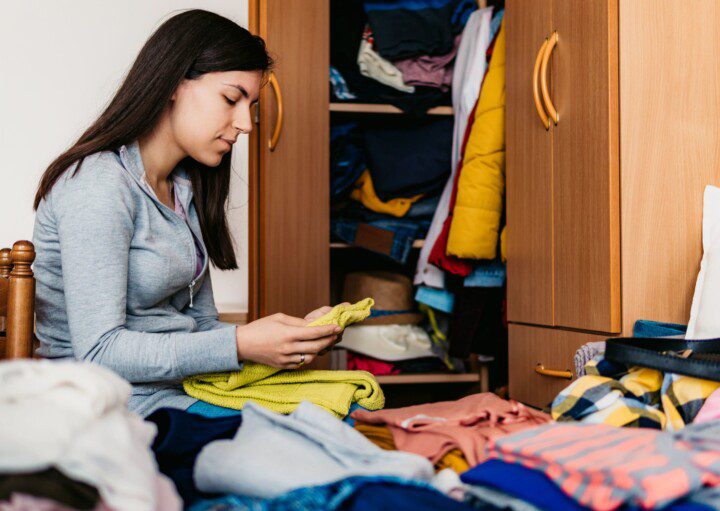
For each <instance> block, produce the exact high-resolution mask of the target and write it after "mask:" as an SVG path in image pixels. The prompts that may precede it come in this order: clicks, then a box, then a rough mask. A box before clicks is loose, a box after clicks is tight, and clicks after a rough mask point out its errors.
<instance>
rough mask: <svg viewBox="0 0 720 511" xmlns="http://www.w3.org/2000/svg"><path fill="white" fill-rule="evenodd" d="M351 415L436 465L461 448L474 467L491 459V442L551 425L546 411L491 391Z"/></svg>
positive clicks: (358, 412) (405, 449)
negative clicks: (384, 429)
mask: <svg viewBox="0 0 720 511" xmlns="http://www.w3.org/2000/svg"><path fill="white" fill-rule="evenodd" d="M351 417H352V418H353V419H355V420H358V421H360V422H366V423H369V424H385V425H387V427H388V429H389V430H390V432H391V433H392V436H393V440H394V441H395V446H396V447H397V449H398V450H400V451H407V452H412V453H415V454H419V455H420V456H424V457H426V458H428V459H429V460H430V461H431V462H433V463H436V462H438V461H439V460H440V459H441V458H442V457H443V456H445V454H447V453H448V452H449V451H451V450H453V449H460V450H461V451H462V453H463V455H464V456H465V459H466V460H467V462H468V463H469V464H470V466H471V467H472V466H475V465H477V464H478V463H481V462H482V461H484V460H485V458H486V457H487V454H486V452H485V446H486V444H487V443H488V441H490V440H492V439H495V438H499V437H503V436H505V435H508V434H510V433H516V432H518V431H522V430H525V429H528V428H532V427H535V426H539V425H541V424H545V423H548V422H552V420H551V419H550V416H549V415H548V414H546V413H542V412H539V411H536V410H532V409H530V408H527V407H526V406H524V405H522V404H520V403H517V402H515V401H506V400H504V399H500V398H499V397H498V396H496V395H495V394H491V393H489V392H486V393H483V394H473V395H471V396H468V397H465V398H463V399H459V400H457V401H443V402H440V403H429V404H423V405H417V406H408V407H406V408H396V409H388V410H378V411H376V412H370V411H368V410H357V411H355V412H353V413H352V414H351Z"/></svg>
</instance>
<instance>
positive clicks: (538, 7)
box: [506, 0, 720, 406]
mask: <svg viewBox="0 0 720 511" xmlns="http://www.w3.org/2000/svg"><path fill="white" fill-rule="evenodd" d="M506 23H507V27H506V28H507V115H506V120H507V126H506V136H507V148H506V149H507V169H506V173H507V224H508V239H507V243H508V245H507V248H508V320H509V321H510V327H509V334H510V339H509V343H510V394H511V396H512V397H514V398H516V399H518V400H521V401H524V402H527V403H530V404H533V405H536V406H544V405H546V404H547V403H548V402H549V401H550V400H552V398H553V396H554V395H555V394H557V392H558V391H560V390H561V389H562V388H563V387H564V386H566V385H567V384H568V382H569V380H570V379H572V378H573V377H574V376H575V375H574V366H573V354H574V352H575V350H576V349H577V348H578V347H579V346H580V345H582V344H584V343H586V342H589V341H593V340H603V339H605V338H607V337H608V336H613V335H626V336H630V335H632V328H633V324H634V322H635V321H636V320H638V319H650V320H658V321H667V322H677V323H687V321H688V318H689V311H690V303H691V300H692V292H693V289H694V284H695V278H696V276H697V271H698V269H699V262H700V258H701V253H702V249H701V221H702V196H703V189H704V187H705V186H706V185H708V184H717V183H718V181H719V179H718V178H719V177H720V4H718V3H717V2H715V1H714V0H699V1H696V2H686V1H683V0H664V1H662V2H658V1H656V0H508V2H507V5H506Z"/></svg>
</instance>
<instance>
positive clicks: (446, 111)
mask: <svg viewBox="0 0 720 511" xmlns="http://www.w3.org/2000/svg"><path fill="white" fill-rule="evenodd" d="M330 111H331V112H353V113H361V114H403V113H405V112H403V111H402V110H400V109H399V108H398V107H396V106H393V105H381V104H375V103H330ZM426 113H427V114H428V115H452V114H453V109H452V107H451V106H436V107H435V108H431V109H430V110H428V111H427V112H426Z"/></svg>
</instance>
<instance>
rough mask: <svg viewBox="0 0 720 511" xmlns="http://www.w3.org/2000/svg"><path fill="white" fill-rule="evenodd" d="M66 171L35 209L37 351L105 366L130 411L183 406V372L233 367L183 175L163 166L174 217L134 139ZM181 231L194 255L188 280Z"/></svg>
mask: <svg viewBox="0 0 720 511" xmlns="http://www.w3.org/2000/svg"><path fill="white" fill-rule="evenodd" d="M74 169H75V165H72V166H71V167H70V168H69V169H68V170H67V171H66V172H65V173H64V174H63V175H62V176H61V177H60V178H59V179H58V181H57V182H56V184H55V186H54V187H53V189H52V191H51V192H50V193H49V194H48V196H47V197H46V198H45V199H43V200H42V201H41V202H40V206H39V207H38V210H37V215H36V217H35V229H34V232H33V243H34V244H35V250H36V252H37V257H36V259H35V264H34V269H35V277H36V280H37V288H36V309H35V311H36V313H37V336H38V339H39V340H40V343H41V346H40V349H39V350H38V353H39V354H40V355H42V356H43V357H47V358H76V359H78V360H86V361H89V362H96V363H98V364H100V365H103V366H105V367H108V368H110V369H112V370H113V371H115V372H116V373H117V374H119V375H120V376H122V377H123V378H125V379H126V380H128V381H130V382H131V383H132V384H133V394H132V396H131V397H130V401H129V408H130V409H131V410H133V411H135V412H138V413H140V414H141V415H148V414H150V413H151V412H152V411H153V410H155V409H157V408H160V407H163V406H168V407H174V408H183V409H185V408H187V407H189V406H190V405H191V404H193V403H194V402H195V401H196V400H195V399H194V398H191V397H189V396H187V395H185V393H184V392H183V390H182V386H181V383H180V382H181V380H182V379H183V378H184V377H186V376H189V375H193V374H198V373H206V372H215V371H237V370H240V369H242V365H241V364H239V363H238V359H237V348H236V344H235V328H236V327H235V326H234V325H230V324H227V323H221V322H220V321H218V313H217V309H216V308H215V303H214V299H213V292H212V284H211V282H210V278H209V275H208V260H209V258H208V254H207V249H206V247H205V245H204V242H202V233H201V232H200V225H199V222H198V216H197V212H196V210H195V205H194V203H193V202H192V187H191V184H190V181H189V180H188V175H187V173H186V171H185V170H183V169H181V168H179V167H178V168H176V169H175V170H174V171H173V173H172V178H173V180H174V181H175V183H176V184H177V185H178V192H179V199H180V201H181V202H182V205H183V208H184V209H185V211H186V212H187V215H188V222H187V223H186V222H185V221H184V220H183V219H182V218H181V217H180V216H179V215H178V214H177V213H175V212H174V211H173V210H172V209H170V208H169V207H167V206H165V205H164V204H162V203H161V202H160V201H159V200H157V198H156V197H155V194H154V193H152V189H151V188H150V187H149V185H147V184H145V182H144V179H143V176H144V174H145V168H144V166H143V163H142V158H141V155H140V149H139V146H138V143H137V141H136V142H133V143H132V144H130V145H128V146H122V147H121V148H119V151H118V152H117V153H115V152H113V151H103V152H100V153H96V154H93V155H91V156H89V157H87V158H85V161H84V163H83V164H82V167H81V169H80V171H79V172H77V173H76V174H75V175H74V176H73V177H70V174H71V172H72V171H74ZM191 229H192V232H191ZM193 233H194V234H195V236H196V237H197V239H198V240H200V241H201V245H202V246H201V247H200V248H201V249H202V253H203V256H204V259H205V264H204V265H203V269H202V272H201V274H200V276H199V277H198V278H197V279H195V272H196V264H197V253H196V249H195V242H194V239H193ZM191 293H192V295H193V297H192V301H193V306H192V307H190V298H191Z"/></svg>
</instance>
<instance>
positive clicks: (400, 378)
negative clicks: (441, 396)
mask: <svg viewBox="0 0 720 511" xmlns="http://www.w3.org/2000/svg"><path fill="white" fill-rule="evenodd" d="M375 379H376V380H377V381H378V383H379V384H380V385H403V384H405V385H409V384H414V383H476V382H479V381H480V374H478V373H464V374H448V373H425V374H389V375H384V376H376V377H375Z"/></svg>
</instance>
